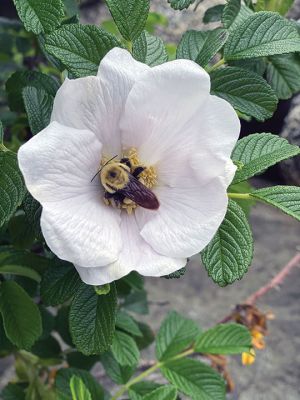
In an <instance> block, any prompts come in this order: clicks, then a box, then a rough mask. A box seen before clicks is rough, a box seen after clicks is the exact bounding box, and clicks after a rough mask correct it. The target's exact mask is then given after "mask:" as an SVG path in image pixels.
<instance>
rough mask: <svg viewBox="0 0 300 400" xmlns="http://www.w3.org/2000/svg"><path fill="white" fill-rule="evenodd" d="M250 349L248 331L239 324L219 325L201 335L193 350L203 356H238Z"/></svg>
mask: <svg viewBox="0 0 300 400" xmlns="http://www.w3.org/2000/svg"><path fill="white" fill-rule="evenodd" d="M250 348H251V335H250V332H249V330H248V329H247V328H246V327H245V326H243V325H240V324H220V325H217V326H215V327H214V328H212V329H209V330H208V331H206V332H204V333H202V334H201V335H200V336H199V337H198V339H197V341H196V344H195V350H196V351H198V352H199V353H203V354H239V353H242V352H244V351H246V352H248V351H249V350H250Z"/></svg>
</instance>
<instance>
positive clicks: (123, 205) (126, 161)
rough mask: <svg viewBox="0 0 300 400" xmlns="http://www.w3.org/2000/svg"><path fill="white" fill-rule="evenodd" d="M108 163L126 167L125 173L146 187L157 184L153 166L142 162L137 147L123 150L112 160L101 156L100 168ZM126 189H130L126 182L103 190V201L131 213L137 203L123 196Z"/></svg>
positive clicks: (149, 187)
mask: <svg viewBox="0 0 300 400" xmlns="http://www.w3.org/2000/svg"><path fill="white" fill-rule="evenodd" d="M110 160H111V161H110ZM109 163H112V164H115V165H121V167H124V169H126V173H127V174H128V175H131V176H132V177H134V178H135V179H137V180H138V181H139V182H140V183H142V184H143V185H144V186H145V187H146V188H148V189H151V188H153V187H154V186H155V185H156V184H157V174H156V170H155V168H154V167H153V166H148V165H146V164H145V163H144V162H142V161H141V160H140V158H139V155H138V152H137V149H136V148H134V147H131V148H130V149H127V150H125V151H123V154H122V156H121V157H120V158H119V157H115V158H114V159H113V160H112V159H111V157H107V156H104V157H102V160H101V163H100V170H101V169H102V168H103V167H105V166H106V165H109ZM134 178H133V179H134ZM100 181H101V176H100ZM129 181H130V179H129ZM102 185H103V182H102ZM103 186H104V185H103ZM104 189H105V188H104ZM128 190H130V188H129V187H128V186H127V185H126V184H125V185H124V186H123V187H122V188H117V187H115V190H114V192H112V193H109V192H108V191H106V190H104V199H103V200H104V203H105V204H106V205H108V206H112V207H114V208H119V209H121V210H126V212H127V213H128V214H132V213H133V211H134V210H135V209H136V208H137V207H138V204H136V203H135V201H134V200H132V199H130V198H128V197H126V196H124V193H126V192H128ZM133 194H134V193H133Z"/></svg>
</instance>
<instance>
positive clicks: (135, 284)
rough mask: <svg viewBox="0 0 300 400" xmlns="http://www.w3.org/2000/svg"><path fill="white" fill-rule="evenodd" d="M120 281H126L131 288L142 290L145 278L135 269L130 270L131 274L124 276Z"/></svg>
mask: <svg viewBox="0 0 300 400" xmlns="http://www.w3.org/2000/svg"><path fill="white" fill-rule="evenodd" d="M118 282H124V283H126V284H127V285H128V286H129V287H130V288H131V289H133V290H136V291H140V290H143V289H144V278H143V277H142V276H141V275H140V274H138V273H137V272H135V271H133V272H130V274H128V275H126V276H124V278H122V279H120V280H118Z"/></svg>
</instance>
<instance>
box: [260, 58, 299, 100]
mask: <svg viewBox="0 0 300 400" xmlns="http://www.w3.org/2000/svg"><path fill="white" fill-rule="evenodd" d="M268 61H269V62H268V64H267V81H268V82H269V84H270V85H271V87H272V88H273V89H274V91H275V93H276V94H277V96H278V98H279V99H289V98H290V97H292V95H293V94H294V93H297V92H299V91H300V59H299V56H298V55H295V54H284V55H279V56H273V57H269V59H268Z"/></svg>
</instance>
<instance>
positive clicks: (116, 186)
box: [98, 158, 159, 210]
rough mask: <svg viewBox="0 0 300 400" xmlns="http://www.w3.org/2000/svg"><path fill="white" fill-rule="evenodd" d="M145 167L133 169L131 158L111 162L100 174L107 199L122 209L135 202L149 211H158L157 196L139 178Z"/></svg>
mask: <svg viewBox="0 0 300 400" xmlns="http://www.w3.org/2000/svg"><path fill="white" fill-rule="evenodd" d="M144 170H145V167H142V166H137V167H135V168H134V169H133V168H132V165H131V162H130V160H129V158H122V159H121V160H120V161H117V160H115V161H113V159H111V160H109V161H108V162H107V163H106V164H105V165H104V166H103V167H102V168H101V169H100V171H99V172H98V173H100V181H101V184H102V186H103V188H104V190H105V195H104V197H105V199H106V200H108V201H110V202H111V200H113V204H116V205H117V207H121V206H122V204H124V205H126V204H129V203H131V202H133V203H134V204H136V205H139V206H141V207H143V208H147V209H149V210H157V209H158V208H159V202H158V199H157V197H156V196H155V194H154V193H153V192H152V191H151V190H150V189H149V188H148V187H147V186H145V185H144V184H143V183H142V182H141V181H140V180H139V177H140V175H141V173H142V172H143V171H144Z"/></svg>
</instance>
